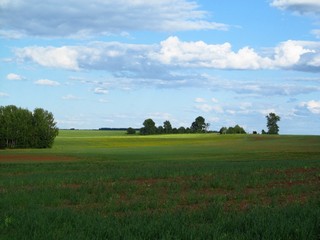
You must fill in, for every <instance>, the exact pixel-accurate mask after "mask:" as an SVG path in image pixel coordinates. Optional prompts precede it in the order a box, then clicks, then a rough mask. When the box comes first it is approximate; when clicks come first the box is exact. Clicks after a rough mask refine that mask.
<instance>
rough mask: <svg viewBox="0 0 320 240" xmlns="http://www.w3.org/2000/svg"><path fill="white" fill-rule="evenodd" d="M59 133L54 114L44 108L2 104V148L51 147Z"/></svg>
mask: <svg viewBox="0 0 320 240" xmlns="http://www.w3.org/2000/svg"><path fill="white" fill-rule="evenodd" d="M58 133H59V130H58V128H57V127H56V122H55V121H54V117H53V114H52V113H50V112H48V111H46V110H44V109H42V108H36V109H34V111H33V112H31V111H29V110H27V109H23V108H18V107H16V106H14V105H9V106H0V148H50V147H52V144H53V142H54V139H55V137H56V136H57V135H58Z"/></svg>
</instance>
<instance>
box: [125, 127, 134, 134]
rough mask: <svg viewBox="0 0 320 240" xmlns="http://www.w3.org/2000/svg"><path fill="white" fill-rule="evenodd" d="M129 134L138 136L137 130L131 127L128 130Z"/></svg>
mask: <svg viewBox="0 0 320 240" xmlns="http://www.w3.org/2000/svg"><path fill="white" fill-rule="evenodd" d="M127 134H136V130H135V129H134V128H132V127H129V128H128V129H127Z"/></svg>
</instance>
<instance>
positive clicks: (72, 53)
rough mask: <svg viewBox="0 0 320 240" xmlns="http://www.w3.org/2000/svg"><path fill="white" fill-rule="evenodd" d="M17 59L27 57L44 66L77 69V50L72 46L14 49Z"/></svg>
mask: <svg viewBox="0 0 320 240" xmlns="http://www.w3.org/2000/svg"><path fill="white" fill-rule="evenodd" d="M15 53H16V55H17V57H18V58H19V59H27V60H32V61H33V62H36V63H37V64H39V65H42V66H45V67H54V68H63V69H69V70H79V66H78V58H79V53H80V52H79V50H78V49H75V48H74V47H66V46H65V47H59V48H55V47H26V48H21V49H17V50H16V52H15Z"/></svg>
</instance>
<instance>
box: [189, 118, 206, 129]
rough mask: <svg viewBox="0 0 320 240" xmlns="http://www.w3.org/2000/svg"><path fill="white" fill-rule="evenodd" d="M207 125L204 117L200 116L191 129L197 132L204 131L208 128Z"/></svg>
mask: <svg viewBox="0 0 320 240" xmlns="http://www.w3.org/2000/svg"><path fill="white" fill-rule="evenodd" d="M206 126H207V125H206V120H205V119H204V118H203V117H201V116H199V117H197V118H196V119H195V121H194V122H193V123H192V124H191V131H192V132H197V133H200V132H204V131H205V129H206Z"/></svg>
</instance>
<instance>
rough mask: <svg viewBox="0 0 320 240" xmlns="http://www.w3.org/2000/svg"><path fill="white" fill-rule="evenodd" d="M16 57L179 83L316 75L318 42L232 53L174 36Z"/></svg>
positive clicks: (34, 50) (23, 52)
mask: <svg viewBox="0 0 320 240" xmlns="http://www.w3.org/2000/svg"><path fill="white" fill-rule="evenodd" d="M15 53H16V56H17V58H18V59H19V60H21V61H24V60H31V61H32V62H35V63H37V64H39V65H42V66H45V67H55V68H62V69H69V70H81V69H85V70H105V71H109V72H111V73H113V74H114V75H115V76H116V77H118V78H140V79H141V78H143V79H155V78H156V79H162V80H163V79H167V80H168V79H170V80H183V79H182V78H181V74H179V70H181V69H183V68H185V69H190V68H192V69H196V68H208V69H239V70H257V69H290V70H299V71H314V72H318V71H320V42H316V41H314V42H312V41H292V40H289V41H286V42H283V43H280V44H279V45H278V46H275V47H274V48H273V49H271V50H270V53H269V54H267V55H265V54H261V53H258V52H257V51H256V50H254V49H252V48H250V47H243V48H241V49H239V50H238V51H234V50H232V45H231V44H230V43H223V44H207V43H205V42H203V41H197V42H184V41H181V40H180V39H179V38H178V37H169V38H167V39H166V40H164V41H162V42H161V43H160V44H158V45H156V44H155V45H143V44H125V43H119V42H92V43H89V44H88V45H86V46H62V47H38V46H32V47H25V48H19V49H16V50H15ZM155 76H156V77H155Z"/></svg>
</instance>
